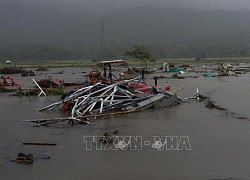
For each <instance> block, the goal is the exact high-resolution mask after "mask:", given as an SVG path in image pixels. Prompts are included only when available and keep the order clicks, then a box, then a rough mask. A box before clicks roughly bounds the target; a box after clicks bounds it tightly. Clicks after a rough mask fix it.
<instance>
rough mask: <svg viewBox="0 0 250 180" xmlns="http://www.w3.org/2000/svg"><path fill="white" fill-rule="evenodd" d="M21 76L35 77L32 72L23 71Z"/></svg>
mask: <svg viewBox="0 0 250 180" xmlns="http://www.w3.org/2000/svg"><path fill="white" fill-rule="evenodd" d="M21 76H35V73H34V71H32V70H29V71H28V70H23V71H22V73H21Z"/></svg>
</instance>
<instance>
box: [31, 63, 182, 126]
mask: <svg viewBox="0 0 250 180" xmlns="http://www.w3.org/2000/svg"><path fill="white" fill-rule="evenodd" d="M108 62H109V61H108ZM112 62H113V61H112ZM109 63H110V62H109ZM104 69H105V66H104ZM109 72H110V73H111V68H110V70H109ZM135 74H136V73H135ZM111 75H113V74H111ZM111 75H110V76H111ZM136 75H137V74H136ZM181 102H182V100H181V99H180V98H179V97H177V95H175V94H173V93H171V92H168V91H166V90H162V89H161V88H159V87H158V86H153V85H150V84H149V83H147V82H146V81H144V80H143V79H142V78H141V77H140V76H138V75H137V77H135V78H132V79H128V80H120V81H115V82H114V81H113V82H110V81H109V82H108V83H107V82H103V81H99V82H98V81H96V83H94V84H90V85H87V86H85V87H83V88H81V89H78V90H77V91H75V92H72V93H71V94H68V95H67V96H66V97H64V99H62V100H60V101H58V102H55V103H53V104H50V105H48V106H46V107H44V108H42V109H39V111H44V110H53V109H55V108H60V106H62V109H63V110H64V111H69V112H70V113H71V116H70V117H68V118H56V119H50V120H36V121H32V122H38V123H40V124H39V126H40V125H47V124H50V123H55V122H61V121H65V120H70V121H71V122H73V121H78V122H84V121H86V120H87V119H88V118H90V117H100V116H106V115H116V114H124V113H130V112H136V111H140V110H144V109H147V108H151V107H166V106H171V105H176V104H180V103H181Z"/></svg>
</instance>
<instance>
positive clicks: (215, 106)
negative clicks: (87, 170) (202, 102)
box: [205, 100, 226, 111]
mask: <svg viewBox="0 0 250 180" xmlns="http://www.w3.org/2000/svg"><path fill="white" fill-rule="evenodd" d="M205 107H206V108H209V109H217V110H220V111H225V110H226V109H225V108H222V107H220V106H218V105H215V104H214V102H213V101H210V100H209V101H208V103H207V105H206V106H205Z"/></svg>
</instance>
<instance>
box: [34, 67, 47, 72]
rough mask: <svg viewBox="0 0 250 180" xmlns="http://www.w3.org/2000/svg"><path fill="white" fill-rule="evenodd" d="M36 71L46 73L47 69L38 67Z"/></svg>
mask: <svg viewBox="0 0 250 180" xmlns="http://www.w3.org/2000/svg"><path fill="white" fill-rule="evenodd" d="M36 71H48V69H47V68H46V67H39V68H37V69H36Z"/></svg>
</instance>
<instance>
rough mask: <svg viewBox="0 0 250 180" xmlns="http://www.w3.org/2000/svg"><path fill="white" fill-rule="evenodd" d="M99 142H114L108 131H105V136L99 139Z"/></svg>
mask: <svg viewBox="0 0 250 180" xmlns="http://www.w3.org/2000/svg"><path fill="white" fill-rule="evenodd" d="M99 142H100V143H106V144H109V143H113V139H112V136H111V134H110V133H108V132H106V133H104V134H103V136H102V137H101V138H100V139H99Z"/></svg>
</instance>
